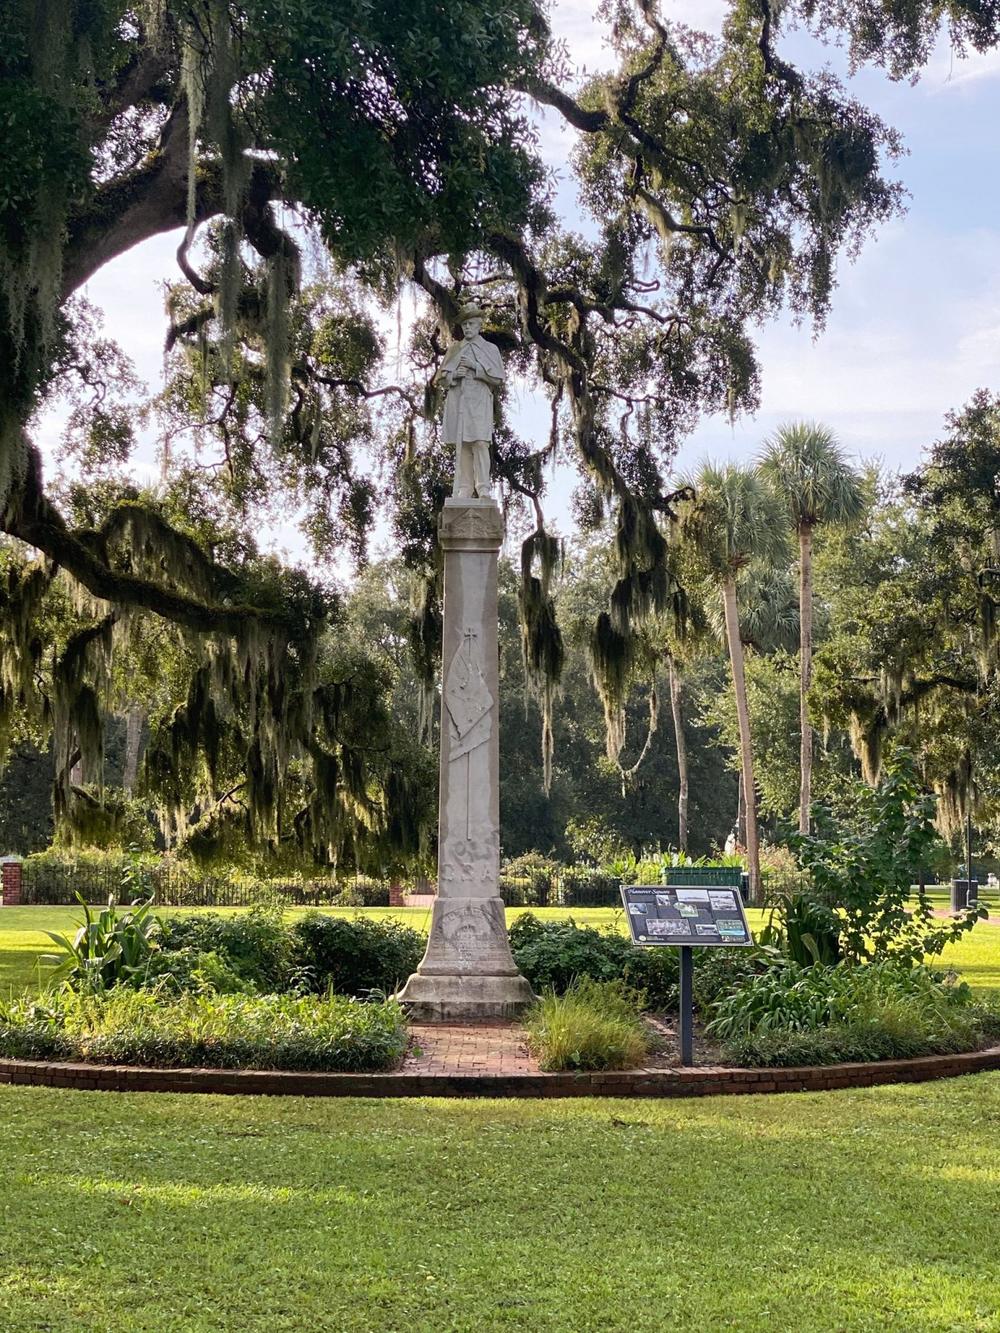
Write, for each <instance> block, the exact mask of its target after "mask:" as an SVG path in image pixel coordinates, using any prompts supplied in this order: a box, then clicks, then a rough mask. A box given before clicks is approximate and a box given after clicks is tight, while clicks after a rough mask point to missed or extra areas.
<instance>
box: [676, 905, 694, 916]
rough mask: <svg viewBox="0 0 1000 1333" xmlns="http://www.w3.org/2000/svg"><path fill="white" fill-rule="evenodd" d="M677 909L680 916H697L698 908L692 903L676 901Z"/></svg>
mask: <svg viewBox="0 0 1000 1333" xmlns="http://www.w3.org/2000/svg"><path fill="white" fill-rule="evenodd" d="M677 910H678V912H680V914H681V916H697V915H698V909H697V907H695V905H694V904H693V903H678V904H677Z"/></svg>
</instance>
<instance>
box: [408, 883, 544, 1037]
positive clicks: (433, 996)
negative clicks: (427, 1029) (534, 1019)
mask: <svg viewBox="0 0 1000 1333" xmlns="http://www.w3.org/2000/svg"><path fill="white" fill-rule="evenodd" d="M534 998H535V996H534V993H533V992H532V989H531V986H530V985H529V984H528V982H527V981H526V980H525V978H524V977H522V976H521V974H520V972H518V970H517V964H516V963H515V962H514V959H513V957H512V955H511V952H510V942H509V941H508V939H507V927H506V924H505V921H504V906H503V901H502V900H501V899H500V898H499V897H493V898H468V897H458V896H456V897H443V896H442V897H438V898H437V899H436V901H435V903H434V907H433V909H432V913H431V929H430V934H429V936H428V939H427V950H426V952H425V953H424V956H423V958H422V959H421V961H420V964H419V966H418V967H417V970H416V972H414V973H413V975H412V976H411V977H410V978H409V980H408V981H407V983H406V985H405V986H404V987H403V989H402V990H401V991H399V992H398V993H397V995H396V999H397V1000H399V1002H400V1003H401V1004H403V1005H405V1006H406V1009H407V1012H408V1013H409V1015H410V1017H411V1018H412V1019H413V1021H414V1022H417V1023H472V1022H477V1021H484V1020H487V1019H491V1018H516V1017H517V1016H518V1014H520V1013H523V1011H524V1010H525V1009H526V1008H527V1007H528V1005H530V1004H531V1003H532V1002H533V1000H534Z"/></svg>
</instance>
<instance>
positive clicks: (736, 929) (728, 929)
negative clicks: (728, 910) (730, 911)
mask: <svg viewBox="0 0 1000 1333" xmlns="http://www.w3.org/2000/svg"><path fill="white" fill-rule="evenodd" d="M716 924H717V926H718V927H719V934H720V935H724V936H726V937H727V938H730V937H731V938H734V939H738V940H742V939H744V938H745V932H744V930H743V922H742V921H727V920H723V921H718V922H716Z"/></svg>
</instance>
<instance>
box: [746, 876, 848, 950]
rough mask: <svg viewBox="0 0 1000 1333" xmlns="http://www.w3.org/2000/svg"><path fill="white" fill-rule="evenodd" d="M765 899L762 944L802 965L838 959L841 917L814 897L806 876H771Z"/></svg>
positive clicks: (760, 937) (760, 933)
mask: <svg viewBox="0 0 1000 1333" xmlns="http://www.w3.org/2000/svg"><path fill="white" fill-rule="evenodd" d="M767 903H768V905H769V906H770V908H771V914H770V916H769V917H768V920H767V922H766V923H765V925H764V927H763V929H762V930H761V931H760V932H759V933H758V936H757V938H758V940H759V941H760V943H761V944H764V945H769V946H772V947H774V948H777V949H780V950H781V952H782V953H784V954H786V955H787V956H788V957H789V958H790V959H791V960H792V962H793V963H801V964H802V965H803V966H804V967H807V966H808V965H809V964H810V963H822V964H824V965H825V966H827V967H832V966H833V965H834V963H838V962H840V917H839V915H838V914H837V913H836V912H835V911H834V910H833V908H832V907H829V906H828V905H827V904H826V903H824V902H820V901H819V900H818V899H817V897H816V893H815V891H814V890H813V887H812V884H811V882H810V880H809V878H808V876H806V875H793V876H789V875H783V876H781V878H780V879H777V878H772V879H771V881H770V882H769V883H768V885H767Z"/></svg>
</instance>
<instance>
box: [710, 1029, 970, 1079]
mask: <svg viewBox="0 0 1000 1333" xmlns="http://www.w3.org/2000/svg"><path fill="white" fill-rule="evenodd" d="M978 1038H979V1034H978V1032H977V1031H976V1030H973V1031H972V1033H971V1034H970V1035H969V1036H968V1037H967V1038H966V1037H963V1036H962V1034H961V1032H960V1031H959V1030H957V1029H951V1030H950V1031H948V1032H944V1033H928V1032H926V1031H924V1030H922V1029H921V1028H920V1027H919V1026H918V1025H916V1024H913V1025H910V1026H908V1027H905V1026H900V1025H895V1026H880V1025H872V1024H864V1023H834V1024H832V1025H831V1026H830V1027H825V1028H819V1029H817V1030H816V1031H814V1032H765V1033H761V1034H759V1035H757V1036H752V1037H741V1038H739V1039H737V1040H735V1041H730V1042H727V1043H726V1044H725V1045H724V1047H723V1055H724V1058H725V1059H726V1061H728V1062H732V1063H733V1064H738V1065H744V1066H747V1067H749V1068H767V1067H775V1066H779V1067H784V1068H789V1067H791V1066H795V1065H834V1064H844V1063H848V1062H851V1061H868V1060H914V1059H916V1058H917V1057H918V1056H921V1055H950V1054H954V1053H957V1052H959V1051H967V1050H972V1049H975V1048H976V1046H977V1045H979V1039H978Z"/></svg>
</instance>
